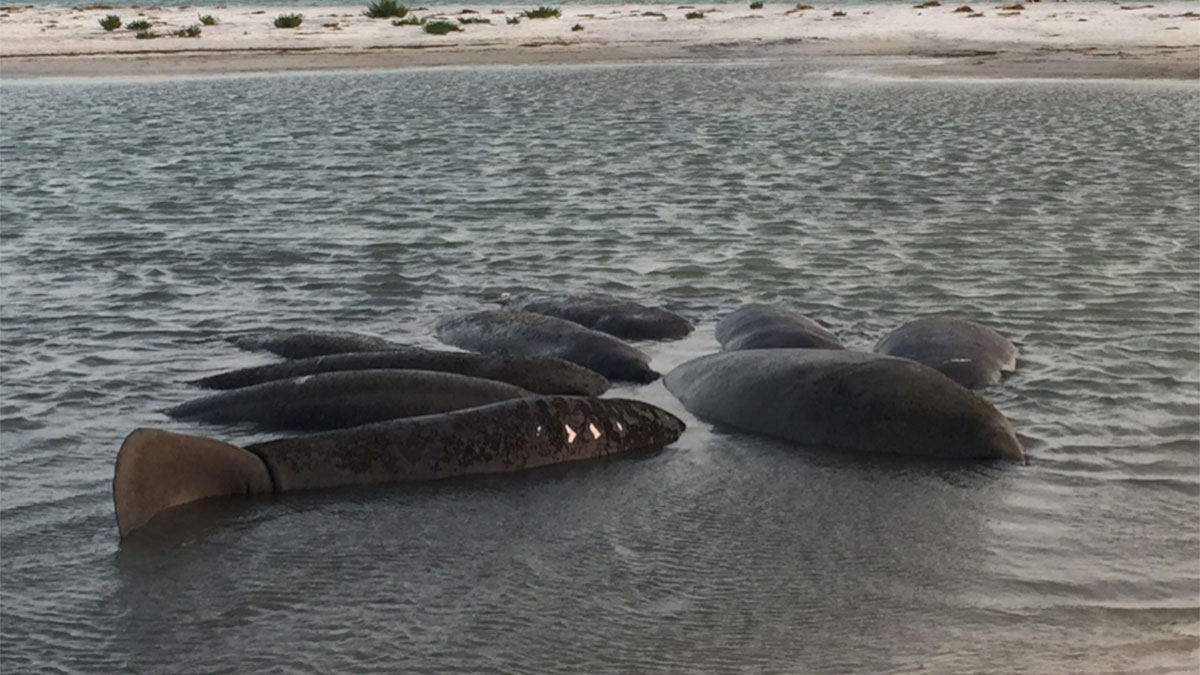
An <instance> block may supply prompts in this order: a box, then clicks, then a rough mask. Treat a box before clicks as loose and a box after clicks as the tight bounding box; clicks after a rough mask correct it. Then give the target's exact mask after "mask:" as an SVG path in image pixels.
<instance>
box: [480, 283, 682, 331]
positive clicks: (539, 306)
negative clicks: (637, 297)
mask: <svg viewBox="0 0 1200 675" xmlns="http://www.w3.org/2000/svg"><path fill="white" fill-rule="evenodd" d="M504 304H505V306H506V307H507V308H509V309H515V310H520V311H524V312H533V313H535V314H544V315H546V316H553V317H557V318H559V319H566V320H567V321H574V322H575V323H577V324H580V325H582V326H585V327H587V328H591V329H592V330H598V331H600V332H601V333H608V334H609V335H612V336H614V337H618V338H621V339H622V340H678V339H680V338H683V337H686V336H687V335H688V333H691V332H692V323H691V322H690V321H688V320H687V319H685V318H684V317H682V316H680V315H678V314H676V313H675V312H672V311H670V310H666V309H662V308H661V307H647V306H646V305H642V304H640V303H636V302H633V301H631V300H624V299H622V298H618V297H615V296H612V295H607V294H604V293H587V294H566V295H526V296H520V297H516V298H512V299H510V300H508V301H507V302H505V303H504Z"/></svg>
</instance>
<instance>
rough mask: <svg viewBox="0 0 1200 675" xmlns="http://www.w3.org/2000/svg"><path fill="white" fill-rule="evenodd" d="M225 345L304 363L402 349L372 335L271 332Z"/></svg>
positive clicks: (306, 331) (240, 338)
mask: <svg viewBox="0 0 1200 675" xmlns="http://www.w3.org/2000/svg"><path fill="white" fill-rule="evenodd" d="M229 341H230V342H232V343H233V344H235V345H237V346H238V347H240V348H242V349H245V350H247V351H268V352H271V353H272V354H277V355H279V356H282V357H283V358H285V359H307V358H310V357H313V356H324V355H326V354H345V353H347V352H377V351H384V350H388V349H398V348H401V347H403V345H400V344H397V343H395V342H391V341H390V340H385V339H383V338H381V337H375V336H374V335H363V334H361V333H350V332H344V331H319V330H305V331H272V332H269V333H267V334H265V335H239V336H236V337H232V338H229Z"/></svg>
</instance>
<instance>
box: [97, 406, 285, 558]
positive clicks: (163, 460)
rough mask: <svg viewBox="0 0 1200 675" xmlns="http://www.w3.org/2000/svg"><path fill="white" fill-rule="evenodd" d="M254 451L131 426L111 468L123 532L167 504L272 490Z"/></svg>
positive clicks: (120, 529)
mask: <svg viewBox="0 0 1200 675" xmlns="http://www.w3.org/2000/svg"><path fill="white" fill-rule="evenodd" d="M273 489H274V488H273V487H272V482H271V476H270V474H269V473H268V472H267V467H266V465H265V464H263V461H262V460H261V459H259V458H258V456H257V455H255V454H253V453H250V452H247V451H245V450H243V449H241V448H239V447H237V446H234V445H229V444H228V443H222V442H220V441H214V440H212V439H210V438H200V437H197V436H185V435H183V434H173V433H171V432H169V431H160V430H158V429H137V430H135V431H134V432H133V433H131V434H129V436H127V437H126V438H125V442H124V443H122V444H121V450H120V452H119V453H117V466H116V469H115V470H114V471H113V506H114V508H115V509H116V512H117V529H118V530H119V531H120V533H121V536H122V537H124V536H125V535H126V534H129V532H130V531H132V530H135V529H137V528H139V527H141V526H142V525H145V524H146V523H147V522H149V521H150V519H151V518H153V517H154V515H155V514H156V513H158V512H159V511H162V510H164V509H168V508H170V507H172V506H178V505H179V504H186V503H188V502H194V501H196V500H198V499H204V498H206V497H217V496H221V495H256V494H266V493H269V492H271V491H272V490H273Z"/></svg>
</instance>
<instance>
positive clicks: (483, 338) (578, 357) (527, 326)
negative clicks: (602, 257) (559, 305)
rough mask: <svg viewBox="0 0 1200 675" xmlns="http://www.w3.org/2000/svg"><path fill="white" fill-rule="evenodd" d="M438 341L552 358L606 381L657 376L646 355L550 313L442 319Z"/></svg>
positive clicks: (491, 313)
mask: <svg viewBox="0 0 1200 675" xmlns="http://www.w3.org/2000/svg"><path fill="white" fill-rule="evenodd" d="M436 332H437V337H438V339H439V340H441V341H442V342H444V343H446V344H448V345H453V346H455V347H461V348H462V349H470V350H472V351H477V352H484V353H488V354H503V355H505V356H554V357H557V358H560V359H565V360H567V361H570V362H572V363H576V364H579V365H581V366H583V367H584V368H587V369H588V370H593V371H595V372H597V373H600V374H601V375H603V376H605V377H607V378H608V379H610V380H626V381H630V382H640V383H646V382H653V381H654V380H656V379H658V377H659V375H658V373H657V372H655V371H654V370H653V369H651V368H650V365H649V360H650V359H649V357H647V356H646V355H645V354H643V353H642V352H640V351H638V350H637V349H634V348H633V347H631V346H629V345H627V344H625V343H624V342H621V341H620V340H618V339H617V338H615V337H613V336H611V335H608V334H607V333H601V332H599V331H594V330H592V329H590V328H584V327H583V326H580V325H579V324H577V323H574V322H572V321H567V320H566V319H558V318H555V317H552V316H544V315H542V314H534V313H532V312H517V311H513V310H507V309H496V310H488V311H483V312H475V313H471V314H456V315H450V316H446V317H443V318H442V319H440V320H439V321H438V322H437V327H436Z"/></svg>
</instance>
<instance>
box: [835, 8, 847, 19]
mask: <svg viewBox="0 0 1200 675" xmlns="http://www.w3.org/2000/svg"><path fill="white" fill-rule="evenodd" d="M833 15H834V16H835V17H837V16H846V13H845V12H843V11H842V10H840V9H839V10H837V11H836V12H834V13H833Z"/></svg>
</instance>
